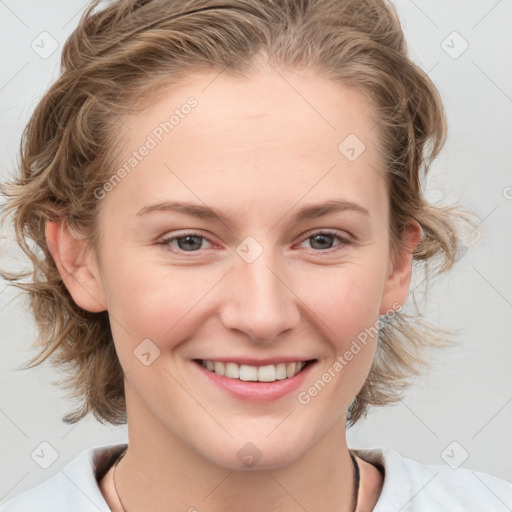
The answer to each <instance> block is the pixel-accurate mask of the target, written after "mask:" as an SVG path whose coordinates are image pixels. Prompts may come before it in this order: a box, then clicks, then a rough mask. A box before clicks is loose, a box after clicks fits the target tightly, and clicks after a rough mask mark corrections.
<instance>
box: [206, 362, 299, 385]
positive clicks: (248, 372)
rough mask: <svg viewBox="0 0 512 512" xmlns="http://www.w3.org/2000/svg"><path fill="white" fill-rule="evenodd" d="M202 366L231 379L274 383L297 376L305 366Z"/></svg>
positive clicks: (216, 363) (209, 364) (291, 364)
mask: <svg viewBox="0 0 512 512" xmlns="http://www.w3.org/2000/svg"><path fill="white" fill-rule="evenodd" d="M201 364H202V365H203V366H204V367H205V368H207V369H208V370H210V371H212V372H215V373H217V374H219V375H224V376H225V377H228V378H230V379H240V380H245V381H260V382H274V381H276V380H283V379H286V378H289V377H293V376H294V375H297V373H299V372H300V371H301V370H302V368H304V366H305V364H306V363H305V362H304V361H298V362H295V363H279V364H269V365H266V366H250V365H248V364H240V365H239V364H237V363H224V362H222V361H205V360H202V361H201Z"/></svg>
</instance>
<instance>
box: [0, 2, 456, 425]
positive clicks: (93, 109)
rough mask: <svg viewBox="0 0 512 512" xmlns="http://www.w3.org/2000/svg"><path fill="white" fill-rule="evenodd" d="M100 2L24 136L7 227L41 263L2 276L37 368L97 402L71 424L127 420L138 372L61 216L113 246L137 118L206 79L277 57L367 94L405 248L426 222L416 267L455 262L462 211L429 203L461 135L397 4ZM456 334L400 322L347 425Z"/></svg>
mask: <svg viewBox="0 0 512 512" xmlns="http://www.w3.org/2000/svg"><path fill="white" fill-rule="evenodd" d="M99 7H101V6H100V5H99V2H97V1H95V2H92V3H91V4H90V5H89V7H88V9H87V10H86V12H85V13H84V14H83V15H82V17H81V19H80V22H79V24H78V26H77V28H76V29H75V30H74V32H73V33H72V34H71V36H70V37H69V38H68V40H67V41H66V43H65V45H64V48H63V52H62V60H61V72H60V75H59V78H58V79H57V80H56V81H55V82H54V83H53V85H52V86H51V87H50V88H49V90H48V91H47V92H46V94H45V95H44V97H43V98H42V99H41V100H40V102H39V103H38V105H37V107H36V108H35V110H34V112H33V115H32V117H31V119H30V121H29V122H28V124H27V126H26V127H25V130H24V132H23V137H22V141H21V147H20V153H21V155H20V160H19V162H20V163H19V169H18V170H17V174H16V176H15V177H14V178H13V179H12V180H11V181H10V182H6V183H4V184H3V187H2V190H3V194H4V195H5V196H6V198H7V199H6V203H5V205H4V209H5V211H4V215H3V220H4V222H5V221H6V220H7V218H9V219H10V221H11V222H12V223H13V225H14V228H15V234H16V240H17V243H18V244H19V245H20V246H21V248H22V249H23V251H24V252H25V253H26V255H27V256H28V257H29V258H30V261H31V264H32V268H31V270H30V271H29V272H17V273H14V272H7V271H4V272H2V275H3V276H4V278H6V279H8V280H9V281H10V282H11V283H12V284H13V285H15V286H17V287H19V288H21V289H23V290H25V291H26V292H28V295H29V298H30V307H31V310H32V312H33V314H34V317H35V321H36V324H37V327H38V339H37V342H36V345H37V346H38V347H39V349H40V350H39V353H38V354H37V355H36V356H35V357H34V358H33V359H31V360H30V361H29V362H28V363H27V364H26V367H27V368H32V367H34V366H37V365H39V364H41V363H42V362H43V361H45V360H46V359H47V358H50V361H52V362H53V364H54V365H55V366H57V367H59V369H60V370H62V371H63V372H65V373H67V374H68V375H67V377H66V378H65V379H62V380H60V381H59V384H61V385H62V384H64V386H65V387H66V388H67V389H68V390H71V394H72V396H74V397H75V398H78V399H79V400H80V401H81V403H80V406H79V407H78V408H77V409H76V410H74V411H72V412H70V413H68V414H67V415H65V416H64V418H63V421H65V422H67V423H76V422H78V421H79V420H81V419H82V418H83V417H84V416H85V415H87V414H88V413H89V412H92V413H93V414H94V416H95V417H96V418H97V419H98V420H99V421H101V422H107V423H111V424H114V425H116V424H122V423H125V422H126V421H127V417H126V403H125V396H124V379H123V377H124V375H123V370H122V367H121V365H120V363H119V360H118V358H117V355H116V352H115V349H114V343H113V338H112V332H111V329H110V324H109V316H108V312H107V311H104V312H99V313H91V312H88V311H85V310H83V309H81V308H80V307H78V306H77V305H76V304H75V302H74V301H73V299H72V297H71V295H70V294H69V292H68V290H67V289H66V287H65V286H64V283H63V281H62V279H61V276H60V275H59V272H58V270H57V267H56V265H55V262H54V260H53V258H52V256H51V254H50V252H49V250H48V247H47V242H46V239H45V224H46V222H47V221H48V220H57V219H60V220H62V221H64V222H65V223H66V225H67V226H68V227H69V228H70V229H72V230H73V231H74V232H75V233H77V234H80V235H81V236H82V237H83V239H84V240H87V241H88V242H89V243H90V244H91V246H92V247H94V248H95V249H96V250H97V248H98V236H97V235H98V225H97V223H98V212H99V208H100V205H101V201H98V200H97V199H96V197H95V194H94V191H95V190H96V189H97V188H98V187H101V186H103V184H104V183H105V182H106V181H107V180H108V179H109V178H110V177H111V176H112V175H113V173H114V170H115V169H116V168H117V166H118V165H119V157H120V148H121V146H122V141H120V140H118V137H116V134H118V133H119V130H118V129H117V127H118V126H119V123H120V122H122V116H123V115H128V114H133V113H134V112H137V111H139V109H142V108H144V107H145V106H148V105H149V104H150V103H152V102H155V101H156V100H157V98H158V94H159V93H160V92H163V91H164V90H166V89H167V90H168V88H169V87H172V85H173V84H179V83H180V82H181V81H186V80H187V76H190V74H191V73H195V72H197V71H200V72H203V71H206V72H216V73H220V72H226V73H231V74H232V75H234V76H237V77H241V78H248V77H250V75H251V73H254V72H257V71H258V70H260V69H262V68H261V64H262V63H263V62H264V63H266V64H270V65H271V66H272V67H278V68H282V69H308V70H314V71H315V72H317V73H318V75H319V76H322V77H325V78H327V79H330V80H334V81H338V82H339V83H341V84H344V85H346V86H350V87H354V88H355V89H357V90H358V91H360V92H361V93H363V94H364V95H365V96H366V97H367V98H368V99H369V100H370V101H371V104H372V105H373V109H374V110H373V112H374V114H375V122H376V125H377V128H378V132H379V142H380V148H381V151H382V153H383V156H384V160H383V161H384V162H385V173H386V175H387V184H388V190H389V199H390V219H389V228H390V234H391V240H392V243H393V247H394V248H397V247H399V244H400V240H401V238H400V235H401V233H402V231H403V229H404V226H405V225H406V223H407V221H408V219H410V218H413V219H416V221H417V222H418V223H419V224H420V226H421V228H422V231H423V236H422V239H421V241H420V242H419V244H418V246H417V247H416V249H415V251H414V254H413V256H414V260H415V261H416V262H417V264H416V265H415V267H418V265H419V266H420V267H421V270H422V271H425V272H426V273H427V276H428V275H432V274H433V273H441V272H444V271H446V270H448V269H449V268H450V267H451V266H452V265H453V263H454V261H455V260H456V255H457V246H458V232H457V229H456V222H455V218H456V217H457V216H458V215H459V216H461V211H460V210H458V209H456V208H455V207H446V206H444V207H440V206H436V205H433V204H430V203H428V202H427V201H426V199H425V198H424V194H423V191H422V179H423V178H424V177H425V175H426V174H427V171H428V169H429V166H430V164H431V162H432V161H433V160H434V159H435V158H436V156H437V155H438V153H439V152H440V150H441V148H442V147H443V145H444V143H445V139H446V120H445V112H444V109H443V105H442V101H441V98H440V95H439V93H438V91H437V89H436V87H435V85H434V84H433V82H432V81H431V80H430V78H429V77H428V75H427V74H426V73H425V72H424V71H423V70H422V69H421V68H420V67H419V66H418V65H416V64H415V63H413V62H412V60H411V59H410V58H409V56H408V53H407V48H406V42H405V39H404V34H403V32H402V28H401V24H400V20H399V18H398V15H397V13H396V11H395V7H394V6H393V5H392V4H391V3H389V2H388V1H387V0H179V1H178V0H166V1H160V0H114V1H112V2H110V3H109V4H108V5H107V6H105V7H103V8H99ZM141 98H145V100H144V101H141ZM434 261H435V262H436V264H435V265H434V264H433V263H432V262H434ZM445 334H446V332H445V331H443V330H441V329H437V328H433V327H430V326H429V325H428V324H426V323H425V322H424V320H423V318H422V316H421V314H420V312H419V311H417V309H416V310H415V312H414V314H410V313H409V314H405V313H404V312H403V311H400V312H397V313H395V314H393V315H391V316H390V318H389V321H388V322H384V323H383V325H382V326H381V328H380V330H379V337H378V343H377V348H376V353H375V358H374V361H373V364H372V366H371V369H370V371H369V374H368V377H367V379H366V382H365V383H364V385H363V387H362V389H361V390H360V391H359V393H358V395H357V397H356V398H355V400H354V401H353V402H352V404H351V405H350V407H349V408H348V411H347V424H348V425H349V426H351V425H353V424H355V423H356V422H357V421H358V420H359V419H360V418H362V417H364V416H365V415H366V414H367V412H368V409H369V406H382V405H386V404H389V403H392V402H396V401H397V400H399V399H400V398H401V396H402V392H403V390H405V389H406V388H407V386H408V385H409V384H410V382H411V377H412V376H415V375H419V374H420V373H421V371H422V370H423V369H424V368H425V367H429V366H430V363H429V362H428V359H426V358H425V350H426V349H427V348H429V347H440V346H444V345H445V344H450V343H452V342H451V341H450V340H449V338H448V337H447V336H446V335H445Z"/></svg>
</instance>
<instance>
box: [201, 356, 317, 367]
mask: <svg viewBox="0 0 512 512" xmlns="http://www.w3.org/2000/svg"><path fill="white" fill-rule="evenodd" d="M313 359H314V358H311V357H309V358H307V357H299V356H298V357H294V356H285V357H267V358H265V359H255V358H251V357H203V358H200V359H196V360H201V361H213V362H216V361H218V362H222V363H236V364H239V365H240V364H246V365H249V366H267V365H270V364H273V365H276V364H279V363H297V362H304V363H305V362H307V361H312V360H313Z"/></svg>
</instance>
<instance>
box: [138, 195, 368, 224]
mask: <svg viewBox="0 0 512 512" xmlns="http://www.w3.org/2000/svg"><path fill="white" fill-rule="evenodd" d="M347 210H351V211H355V212H359V213H362V214H364V215H367V216H370V212H369V211H368V210H367V209H366V208H364V207H363V206H361V205H359V204H357V203H354V202H352V201H345V200H335V199H333V200H330V201H326V202H324V203H321V204H314V205H306V206H303V207H302V208H301V209H300V210H298V211H297V212H296V213H295V215H294V216H293V220H295V221H303V220H311V219H316V218H318V217H322V216H324V215H328V214H330V213H337V212H343V211H347ZM162 211H163V212H176V213H183V214H185V215H190V216H192V217H198V218H201V219H216V220H220V221H221V222H223V223H224V224H228V223H229V221H230V218H231V217H228V216H226V215H224V214H223V213H221V212H220V211H218V210H216V209H215V208H211V207H209V206H203V205H200V204H195V203H188V202H185V201H164V202H161V203H156V204H152V205H149V206H145V207H144V208H142V209H141V210H139V212H138V213H137V216H142V215H147V214H148V213H151V212H162Z"/></svg>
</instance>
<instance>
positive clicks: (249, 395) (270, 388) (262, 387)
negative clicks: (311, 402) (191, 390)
mask: <svg viewBox="0 0 512 512" xmlns="http://www.w3.org/2000/svg"><path fill="white" fill-rule="evenodd" d="M193 364H194V366H196V367H197V368H198V369H199V370H200V371H201V373H202V374H203V375H204V376H205V377H206V378H207V379H209V381H210V382H212V383H213V384H215V385H217V386H218V387H220V388H222V389H223V390H224V391H227V392H228V393H229V394H230V395H232V396H234V397H235V398H238V399H241V400H245V401H250V402H270V401H272V400H277V399H278V398H281V397H283V396H285V395H288V394H289V393H292V392H293V391H295V390H297V389H298V388H299V387H300V386H301V385H302V384H303V383H304V380H305V379H306V377H307V376H308V374H309V372H310V371H311V369H312V368H313V366H314V365H315V362H311V363H308V364H307V365H306V366H305V367H304V368H303V369H302V370H301V371H300V372H299V373H297V375H294V376H293V377H290V378H287V379H283V380H276V381H274V382H254V381H249V382H246V381H243V380H239V379H230V378H229V377H225V376H223V375H219V374H218V373H215V372H212V371H210V370H208V369H207V368H205V367H204V366H202V365H201V364H200V363H198V362H196V361H194V362H193Z"/></svg>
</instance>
